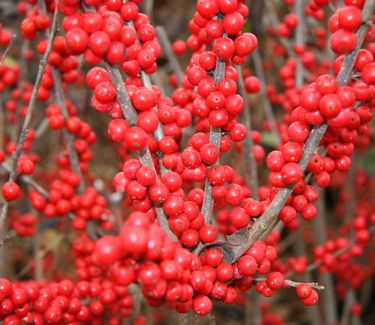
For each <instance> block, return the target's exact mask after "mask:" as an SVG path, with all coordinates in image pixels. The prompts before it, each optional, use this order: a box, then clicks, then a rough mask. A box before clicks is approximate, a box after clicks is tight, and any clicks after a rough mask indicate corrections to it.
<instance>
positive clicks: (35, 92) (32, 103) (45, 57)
mask: <svg viewBox="0 0 375 325" xmlns="http://www.w3.org/2000/svg"><path fill="white" fill-rule="evenodd" d="M57 7H58V6H56V8H55V13H54V15H53V21H52V26H51V30H50V37H49V39H48V44H47V47H46V51H45V52H44V55H43V58H42V59H41V60H40V63H39V69H38V74H37V77H36V80H35V83H34V88H33V91H32V94H31V98H30V102H29V105H28V107H27V112H26V116H25V120H24V123H23V126H22V130H21V134H20V137H19V140H18V143H17V149H16V151H15V153H14V154H13V160H12V166H11V171H10V173H9V181H10V182H14V180H15V179H16V170H17V165H18V161H19V158H20V156H21V154H22V151H23V147H24V144H25V140H26V136H27V133H28V131H29V128H30V122H31V118H32V114H33V111H34V108H35V106H36V102H37V95H38V90H39V88H40V83H41V80H42V76H43V74H44V71H45V69H46V66H47V60H48V57H49V54H50V52H51V50H52V44H53V40H54V38H55V34H56V30H57V17H58V8H57ZM7 212H8V202H5V203H4V204H3V207H2V209H1V216H0V230H1V231H2V230H3V229H4V224H5V219H6V215H7Z"/></svg>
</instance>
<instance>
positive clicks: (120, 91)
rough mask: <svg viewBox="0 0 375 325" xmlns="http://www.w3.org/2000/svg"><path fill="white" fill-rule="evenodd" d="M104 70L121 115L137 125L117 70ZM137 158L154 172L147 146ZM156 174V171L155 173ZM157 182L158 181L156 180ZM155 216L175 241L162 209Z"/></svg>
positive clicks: (157, 209) (113, 68)
mask: <svg viewBox="0 0 375 325" xmlns="http://www.w3.org/2000/svg"><path fill="white" fill-rule="evenodd" d="M106 68H107V70H108V72H109V74H110V77H111V80H112V83H113V84H114V85H115V87H116V96H117V100H118V102H119V104H120V107H121V110H122V113H123V115H124V117H125V119H126V121H127V122H128V123H129V125H130V126H135V125H137V112H136V110H135V108H134V107H133V104H132V102H131V100H130V98H129V94H128V92H127V90H126V88H125V85H124V81H123V80H122V76H121V72H120V71H119V69H118V68H116V67H113V66H111V65H110V64H108V63H106ZM138 158H139V160H140V162H141V164H142V166H148V167H151V168H152V169H154V170H155V166H154V163H153V161H152V156H151V153H150V150H149V148H148V146H146V147H145V148H144V149H142V150H140V151H139V154H138ZM155 173H156V171H155ZM158 181H159V180H158ZM155 210H156V215H157V218H158V221H159V224H160V227H161V228H162V229H163V230H164V231H165V233H166V234H167V235H168V237H169V238H171V239H172V240H177V238H176V235H175V234H174V233H173V232H172V231H171V229H170V228H169V223H168V219H167V217H166V215H165V213H164V210H163V208H162V207H158V206H155Z"/></svg>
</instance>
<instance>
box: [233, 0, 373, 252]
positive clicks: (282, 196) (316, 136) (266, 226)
mask: <svg viewBox="0 0 375 325" xmlns="http://www.w3.org/2000/svg"><path fill="white" fill-rule="evenodd" d="M374 10H375V1H372V2H371V1H368V2H366V5H365V7H364V9H363V19H364V23H363V24H362V26H361V27H360V28H359V29H358V31H357V33H356V35H357V44H356V47H355V49H354V50H353V51H352V52H351V53H349V54H348V55H347V56H346V57H345V59H344V63H343V65H342V68H341V70H340V72H339V75H338V76H337V82H338V85H339V86H340V87H343V86H345V85H346V84H347V83H348V81H349V79H350V75H351V71H352V69H353V66H354V63H355V60H356V58H357V55H358V52H359V50H360V49H361V47H362V44H363V41H364V38H365V36H366V33H367V29H368V22H369V21H370V20H371V19H372V15H373V12H374ZM327 128H328V126H327V124H322V125H320V126H317V127H314V128H313V129H312V130H311V132H310V135H309V137H308V139H307V141H306V144H305V146H304V148H303V157H302V159H301V161H300V162H299V166H300V167H301V169H302V170H303V171H305V170H306V167H307V164H308V163H309V161H310V160H311V157H312V156H313V155H314V152H315V150H316V148H317V147H318V145H319V143H320V141H321V139H322V138H323V136H324V134H325V132H326V130H327ZM293 188H294V186H288V187H285V188H283V189H281V190H280V191H279V192H278V193H277V195H276V196H275V198H274V199H273V201H272V202H271V204H270V205H269V207H268V208H267V209H266V211H265V212H264V213H263V214H262V216H261V217H260V218H259V219H258V220H257V221H256V222H255V224H254V225H253V227H252V229H251V231H250V233H249V238H248V240H247V242H246V243H245V244H244V245H241V246H238V247H234V248H233V250H234V255H235V257H236V259H237V258H239V257H240V256H242V255H243V253H244V252H245V251H246V250H247V249H248V248H249V247H250V246H251V245H252V244H253V243H254V242H255V241H256V240H258V239H259V238H260V237H261V236H262V235H263V234H264V233H266V232H269V231H271V230H272V229H273V228H274V226H275V225H276V224H277V220H278V219H277V217H278V214H279V212H280V210H281V209H282V207H283V206H284V205H285V203H286V202H287V200H288V198H289V196H290V194H291V193H292V191H293Z"/></svg>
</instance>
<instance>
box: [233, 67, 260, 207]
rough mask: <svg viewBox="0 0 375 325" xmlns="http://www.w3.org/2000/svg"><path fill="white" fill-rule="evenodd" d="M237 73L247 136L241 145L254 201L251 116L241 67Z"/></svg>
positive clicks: (255, 195) (254, 182) (254, 168)
mask: <svg viewBox="0 0 375 325" xmlns="http://www.w3.org/2000/svg"><path fill="white" fill-rule="evenodd" d="M236 69H237V73H238V81H237V84H238V93H239V94H240V95H241V96H242V98H243V100H244V103H245V105H244V106H245V109H244V111H243V112H242V117H243V119H244V124H245V126H246V129H247V136H246V139H245V141H244V143H243V145H244V148H243V150H242V151H243V154H244V156H245V161H246V171H247V174H248V176H249V178H248V180H249V184H250V188H251V195H252V196H253V197H254V199H256V200H259V197H258V169H257V165H256V161H255V158H254V142H253V138H252V134H251V133H252V125H251V114H250V105H249V100H248V97H247V93H246V90H245V85H244V82H243V76H242V68H241V66H237V67H236Z"/></svg>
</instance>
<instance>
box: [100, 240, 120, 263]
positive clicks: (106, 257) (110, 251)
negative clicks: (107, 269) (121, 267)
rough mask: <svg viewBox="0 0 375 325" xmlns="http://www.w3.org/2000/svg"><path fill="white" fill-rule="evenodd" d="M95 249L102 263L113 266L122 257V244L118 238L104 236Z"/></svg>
mask: <svg viewBox="0 0 375 325" xmlns="http://www.w3.org/2000/svg"><path fill="white" fill-rule="evenodd" d="M95 249H96V253H97V255H98V259H99V261H100V263H104V264H111V263H114V262H116V261H117V260H118V259H119V258H120V256H121V244H120V242H119V240H118V238H116V237H112V236H104V237H102V238H100V239H99V240H98V242H97V243H96V248H95Z"/></svg>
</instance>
